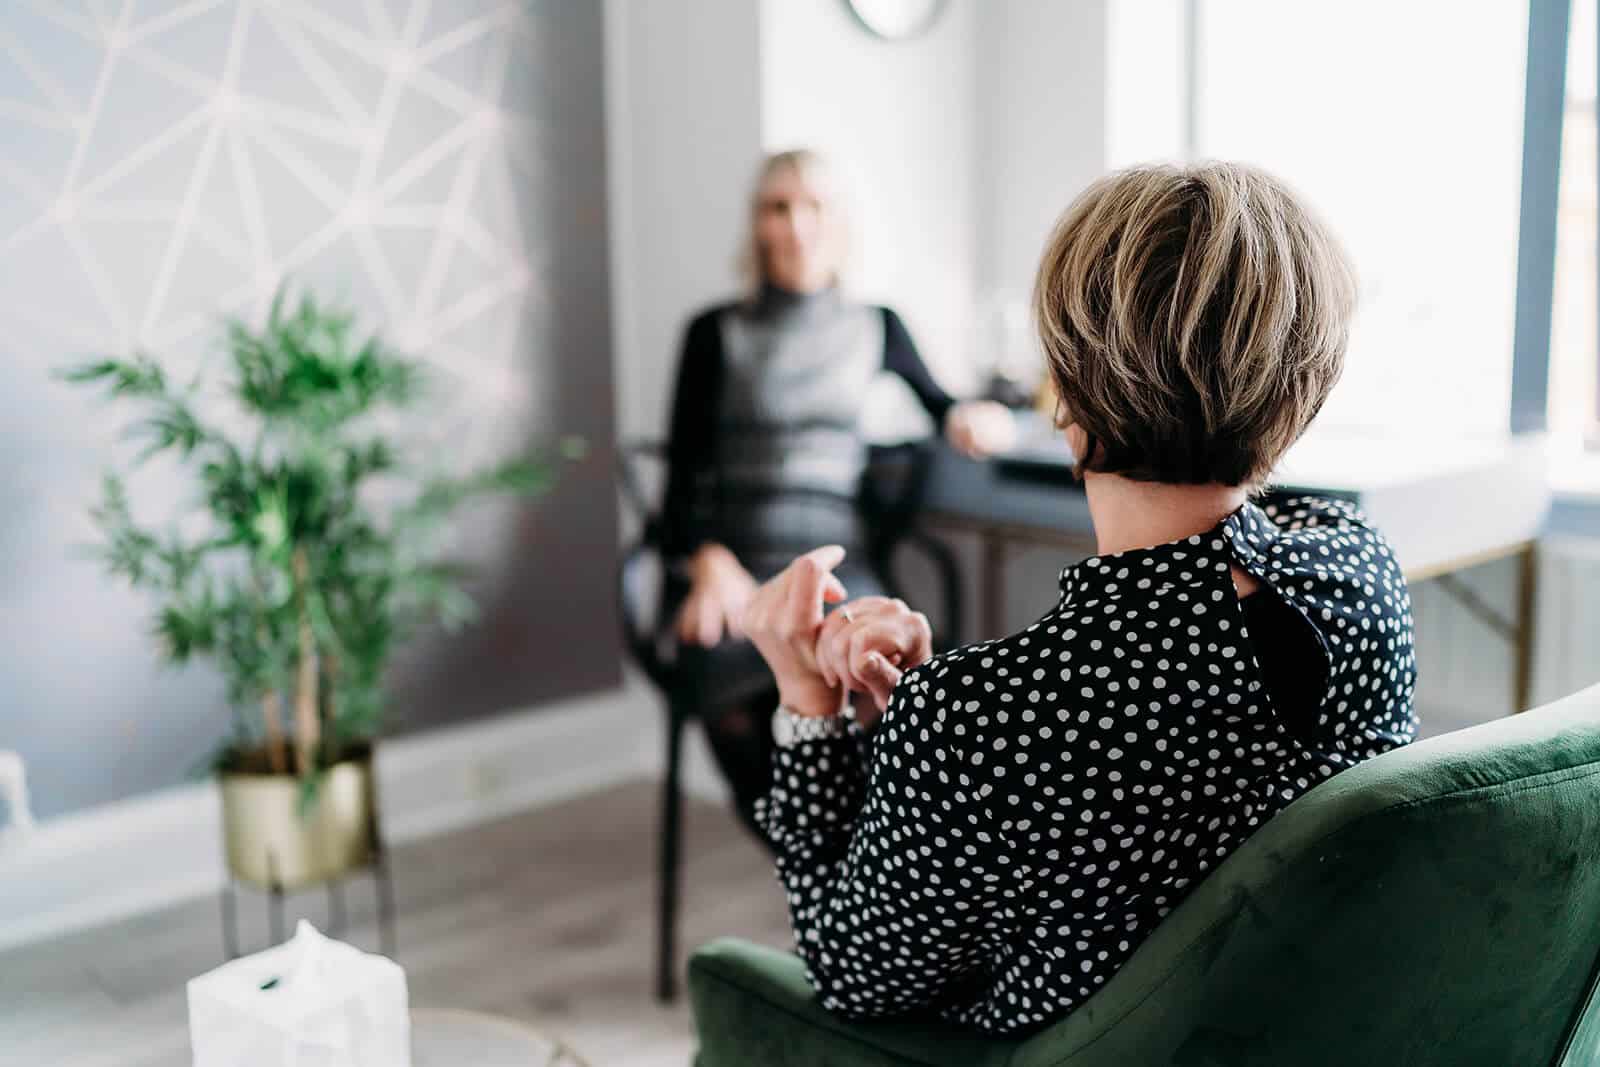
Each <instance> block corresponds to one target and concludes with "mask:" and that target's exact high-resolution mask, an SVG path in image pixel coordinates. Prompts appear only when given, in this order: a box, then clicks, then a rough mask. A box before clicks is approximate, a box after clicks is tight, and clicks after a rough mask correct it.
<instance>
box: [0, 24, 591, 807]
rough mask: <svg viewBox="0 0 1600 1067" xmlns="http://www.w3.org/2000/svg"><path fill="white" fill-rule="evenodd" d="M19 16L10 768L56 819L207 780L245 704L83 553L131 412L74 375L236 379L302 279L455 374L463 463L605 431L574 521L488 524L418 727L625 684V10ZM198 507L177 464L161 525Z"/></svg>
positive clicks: (475, 525)
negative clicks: (620, 414)
mask: <svg viewBox="0 0 1600 1067" xmlns="http://www.w3.org/2000/svg"><path fill="white" fill-rule="evenodd" d="M115 6H119V7H127V8H131V9H132V11H133V14H132V15H131V17H130V18H128V19H127V20H126V21H122V22H119V21H116V20H115V19H113V18H111V17H109V16H107V17H106V18H105V19H104V20H102V17H101V15H100V13H99V9H100V8H104V7H106V5H90V4H60V5H57V4H48V5H5V6H4V7H3V8H0V39H3V43H4V44H5V46H6V47H4V48H0V143H3V144H4V145H5V146H6V147H5V150H4V152H3V153H0V187H3V195H0V293H3V294H4V295H3V297H0V605H3V610H0V748H14V749H17V750H18V751H20V752H21V753H22V755H23V756H24V757H25V758H26V759H27V761H28V764H29V772H30V781H31V785H32V788H33V794H34V799H35V803H36V807H37V810H38V813H39V814H40V815H42V816H51V815H57V814H61V813H63V812H69V811H73V810H76V809H80V808H84V807H87V806H90V805H95V804H100V803H105V802H108V801H114V800H117V799H120V798H124V797H129V796H132V795H136V794H139V793H142V792H146V791H149V790H152V789H157V788H161V787H163V786H168V785H171V784H174V783H177V782H180V781H182V780H184V778H185V777H186V776H187V775H188V774H189V773H190V772H191V770H192V769H193V768H194V767H195V766H196V765H197V763H198V762H199V761H201V760H202V759H203V758H204V756H205V755H206V754H207V753H208V752H209V751H211V749H212V748H213V746H214V745H215V743H216V742H217V740H218V739H219V738H220V737H221V736H222V735H223V734H224V732H225V730H226V725H227V715H226V712H225V710H224V709H223V707H222V704H221V684H220V682H219V680H218V679H217V678H216V676H215V675H214V674H213V673H212V672H211V671H209V670H207V669H205V668H195V669H187V670H183V671H174V670H169V669H166V668H163V667H161V666H160V665H159V661H158V659H157V655H156V643H155V641H154V639H153V638H152V637H151V635H150V631H149V625H148V621H149V620H148V609H149V604H148V602H146V601H145V600H144V599H143V598H141V597H140V596H139V595H138V594H135V593H133V592H130V591H128V590H127V589H125V588H123V587H122V586H121V585H119V584H118V583H116V582H115V581H113V580H112V579H110V578H108V577H106V576H105V575H104V574H103V573H102V571H101V570H100V568H99V567H98V566H97V565H96V564H95V563H93V562H91V561H87V560H85V559H82V558H78V557H77V556H76V555H75V554H74V546H75V545H78V544H82V543H84V542H86V541H88V540H89V539H90V538H91V536H92V530H91V528H90V526H89V523H88V519H87V508H88V506H89V505H90V503H91V502H92V500H93V498H94V495H95V489H96V484H97V480H98V477H99V473H100V471H101V470H102V469H103V468H104V466H105V465H106V464H107V463H108V462H109V461H111V460H113V459H114V458H117V457H125V456H126V455H127V453H126V451H125V447H124V445H122V444H121V443H120V442H119V439H118V428H119V427H118V424H117V420H116V418H115V409H109V408H106V407H104V406H103V405H101V404H99V403H97V402H95V401H93V400H91V398H90V397H89V396H88V395H87V394H83V393H80V392H77V391H74V390H71V389H69V388H67V387H65V386H63V385H61V384H59V383H57V382H55V381H52V380H51V378H50V371H51V369H52V368H55V367H58V366H61V365H62V364H65V363H70V362H74V361H77V360H80V359H82V358H85V357H87V356H92V355H96V354H101V353H107V352H118V353H125V352H128V351H131V350H133V349H135V348H144V349H147V350H149V351H150V352H152V353H154V354H157V355H159V356H161V357H162V358H163V359H165V360H168V361H170V362H171V363H173V364H174V365H176V366H177V367H179V368H181V369H184V370H199V369H202V368H204V367H205V366H206V363H207V360H208V359H209V358H214V353H215V351H216V345H215V343H216V340H217V337H218V333H219V328H218V327H219V322H220V318H221V316H222V315H225V314H239V315H244V316H259V315H261V314H262V313H263V312H264V309H265V307H266V303H267V301H268V300H269V298H270V296H271V294H272V292H273V291H274V289H275V288H276V287H277V285H278V283H279V281H280V280H281V279H282V278H284V277H289V278H291V279H293V280H294V281H295V282H296V283H300V284H304V285H307V286H311V287H313V288H315V289H316V290H317V291H318V292H319V293H321V294H323V295H325V296H329V297H342V298H344V299H345V300H346V301H347V302H349V303H350V304H352V305H353V306H354V307H355V308H357V310H358V311H359V312H360V313H361V315H362V316H363V321H364V322H365V323H366V324H368V325H370V326H374V327H377V328H380V329H381V330H382V331H383V332H384V333H385V334H386V335H387V336H388V337H389V338H390V339H391V340H393V341H394V342H396V343H397V344H398V345H399V346H401V347H403V348H405V349H406V350H408V351H410V352H412V353H414V354H416V355H417V356H419V357H421V358H422V359H423V360H424V361H425V362H426V363H427V364H428V365H429V367H430V368H431V370H432V373H433V377H434V379H435V391H434V395H433V397H432V398H431V400H430V402H429V403H428V405H427V406H426V407H425V408H424V409H423V410H422V412H421V414H420V415H419V417H418V418H417V419H415V420H413V421H412V422H411V423H409V424H407V425H406V426H405V428H404V429H405V432H406V433H408V434H410V435H412V436H413V437H414V438H415V439H416V440H417V441H418V442H419V444H420V445H421V446H422V447H423V448H425V449H426V450H427V454H428V455H430V456H431V457H434V458H436V459H437V460H439V462H440V463H442V464H445V465H457V464H459V465H466V464H471V463H474V462H486V461H489V460H492V459H494V458H497V457H498V456H500V455H503V454H505V453H507V452H509V451H511V450H514V449H517V448H520V447H522V446H524V445H526V444H527V443H529V442H530V441H535V440H542V439H547V438H552V437H554V436H556V435H559V434H579V435H582V436H583V437H585V438H587V439H588V440H589V442H590V444H591V446H592V451H591V453H590V456H589V458H587V459H585V460H583V461H582V462H581V463H579V464H578V465H576V466H575V467H573V468H571V469H569V471H568V472H567V476H566V478H565V480H564V481H563V482H562V484H561V486H560V488H559V489H558V490H557V491H556V492H555V493H554V494H553V495H551V496H549V497H546V498H544V499H542V500H540V501H538V502H536V503H534V504H531V505H524V506H510V505H497V506H495V507H493V508H491V509H490V510H488V511H483V512H479V513H477V514H475V515H473V516H472V517H471V518H469V519H468V520H467V521H465V522H463V523H462V525H461V528H460V529H459V530H458V531H457V532H456V542H457V545H456V547H457V548H458V549H459V550H460V551H461V552H462V553H464V554H466V555H467V556H469V557H470V558H472V559H474V560H475V561H477V563H478V564H479V567H480V571H479V578H478V580H477V582H476V591H477V593H478V596H479V600H480V604H481V607H482V608H483V619H482V621H481V623H480V625H479V626H477V627H476V628H474V629H472V630H469V631H467V632H464V633H461V634H458V635H449V636H447V635H443V634H431V635H429V636H427V637H426V638H425V639H423V640H422V641H420V642H419V643H418V644H416V645H415V646H413V647H412V648H411V649H409V650H408V652H407V654H406V655H405V656H404V657H402V660H401V661H400V662H399V663H397V665H396V670H395V672H394V677H393V684H392V687H391V688H392V691H393V699H394V704H393V710H394V720H393V721H394V724H395V729H396V730H397V731H398V732H406V731H412V730H417V729H421V728H425V727H430V726H437V725H441V724H446V723H452V722H458V721H461V720H463V719H467V718H471V717H475V716H481V715H486V714H491V713H494V712H498V711H504V710H508V709H513V708H519V707H525V706H528V705H533V704H537V703H540V702H543V701H548V700H551V699H553V698H558V697H561V696H564V695H569V694H575V693H578V692H582V691H586V690H592V689H595V688H597V687H604V686H610V685H614V684H616V683H617V681H618V641H617V636H616V635H617V626H616V620H615V617H614V607H613V598H612V596H611V593H610V588H611V581H612V574H613V568H614V561H615V554H616V545H615V540H616V519H615V515H614V494H613V492H612V490H611V480H610V474H609V472H610V462H611V454H612V448H611V441H612V436H613V431H612V410H611V409H612V387H611V353H610V340H609V323H610V318H609V315H610V313H609V308H608V298H607V293H608V276H607V262H606V204H605V188H606V181H605V158H604V107H603V99H602V93H603V56H602V45H601V7H600V5H599V4H588V3H569V2H564V0H543V2H538V0H530V2H525V3H520V4H518V3H511V4H506V3H485V2H479V0H450V2H448V3H440V2H435V3H431V4H427V3H414V2H412V0H374V2H372V3H365V4H353V3H352V4H321V3H315V2H312V0H303V2H302V0H282V2H280V3H276V4H274V5H271V6H270V7H264V6H263V7H258V6H257V5H241V4H238V3H234V2H226V3H222V4H220V5H218V6H217V7H215V8H211V9H207V10H192V9H191V6H190V5H178V4H139V5H115ZM187 486H188V483H187V481H186V480H184V479H182V478H180V477H178V476H177V475H176V473H175V472H173V471H171V470H167V469H163V468H159V467H156V468H152V469H150V470H147V471H145V472H144V473H143V474H141V475H140V477H139V478H138V480H137V481H136V482H135V483H134V486H133V488H134V490H135V500H136V504H137V505H138V510H140V511H141V514H142V515H143V517H152V516H157V515H159V514H161V513H162V509H164V508H165V507H166V506H167V505H170V504H171V503H173V502H175V501H178V500H181V499H182V498H183V496H184V495H185V493H186V492H187Z"/></svg>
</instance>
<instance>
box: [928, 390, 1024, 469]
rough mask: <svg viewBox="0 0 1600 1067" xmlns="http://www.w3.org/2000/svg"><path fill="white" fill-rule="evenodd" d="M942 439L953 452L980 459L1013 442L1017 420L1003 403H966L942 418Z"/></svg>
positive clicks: (973, 401) (1013, 443) (1003, 449)
mask: <svg viewBox="0 0 1600 1067" xmlns="http://www.w3.org/2000/svg"><path fill="white" fill-rule="evenodd" d="M944 436H945V440H947V441H949V442H950V444H951V446H952V447H953V448H955V449H956V450H957V451H959V452H962V453H964V454H965V455H968V456H971V457H972V458H974V459H982V458H983V457H985V456H992V455H994V454H995V453H996V452H1004V451H1005V450H1006V449H1008V448H1011V447H1012V446H1014V445H1015V444H1016V443H1017V420H1016V417H1015V416H1013V415H1012V414H1011V409H1010V408H1008V407H1006V406H1005V405H1004V404H997V403H995V402H994V401H993V400H968V401H964V402H962V403H960V404H957V405H956V406H955V407H953V408H951V409H950V413H949V414H948V415H946V416H945V418H944Z"/></svg>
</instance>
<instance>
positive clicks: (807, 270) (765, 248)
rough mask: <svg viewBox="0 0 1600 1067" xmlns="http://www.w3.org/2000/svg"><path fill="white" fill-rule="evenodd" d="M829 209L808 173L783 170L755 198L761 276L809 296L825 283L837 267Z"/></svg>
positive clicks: (818, 184) (825, 197) (821, 190)
mask: <svg viewBox="0 0 1600 1067" xmlns="http://www.w3.org/2000/svg"><path fill="white" fill-rule="evenodd" d="M834 224H835V219H834V217H833V210H832V205H831V204H829V202H828V195H827V190H826V189H825V188H824V187H823V185H822V183H821V181H820V180H819V179H818V178H817V177H816V176H814V175H809V174H806V173H804V172H803V171H799V170H796V169H794V168H793V167H783V168H780V169H779V170H777V171H774V172H773V173H772V174H771V175H769V176H768V177H767V179H766V181H764V182H762V184H761V192H760V195H759V196H758V197H757V198H756V246H757V249H758V251H759V254H760V257H761V273H762V276H763V277H764V278H766V280H767V281H769V282H772V283H773V284H775V285H778V286H781V287H782V288H784V289H790V290H794V291H795V292H802V293H809V292H815V291H816V290H818V289H822V288H824V287H825V286H827V285H829V284H831V283H832V282H833V279H834V274H835V271H836V270H837V268H838V263H837V262H836V261H835V260H836V252H835V244H836V242H835V240H834V233H833V231H834Z"/></svg>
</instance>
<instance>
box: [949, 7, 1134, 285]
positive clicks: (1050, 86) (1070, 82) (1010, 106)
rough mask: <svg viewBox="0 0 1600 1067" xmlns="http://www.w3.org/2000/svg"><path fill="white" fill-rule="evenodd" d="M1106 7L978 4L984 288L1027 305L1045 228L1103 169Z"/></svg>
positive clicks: (977, 164)
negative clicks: (1022, 299) (1020, 299)
mask: <svg viewBox="0 0 1600 1067" xmlns="http://www.w3.org/2000/svg"><path fill="white" fill-rule="evenodd" d="M1110 2H1111V0H1074V2H1073V3H1033V2H1030V0H999V2H997V3H993V4H986V5H985V6H984V8H983V12H982V16H983V17H982V18H981V20H980V21H979V24H978V36H977V50H978V57H977V58H978V85H979V94H978V95H979V100H978V107H979V111H978V116H979V118H978V121H979V128H980V140H979V143H978V150H977V151H978V154H977V157H976V159H975V160H974V166H975V169H976V171H977V175H978V181H979V185H978V195H979V218H980V220H981V223H980V226H981V229H982V231H983V233H984V235H985V240H984V242H983V246H982V252H981V254H982V256H983V266H982V275H981V276H982V278H983V283H984V285H985V286H986V287H988V288H992V289H994V290H996V291H999V292H1003V293H1009V294H1015V295H1017V296H1020V297H1022V298H1024V299H1025V298H1026V296H1027V294H1028V292H1029V290H1030V289H1031V288H1032V286H1033V274H1034V270H1035V268H1036V267H1037V266H1038V262H1039V253H1040V250H1041V249H1042V248H1043V247H1044V239H1045V237H1046V235H1048V233H1049V232H1050V227H1051V226H1052V225H1053V224H1054V222H1055V220H1056V218H1057V217H1058V216H1060V214H1061V212H1062V210H1063V209H1065V208H1066V206H1067V204H1068V202H1069V201H1071V200H1072V198H1073V197H1074V196H1076V195H1077V194H1078V193H1079V192H1081V191H1082V190H1083V188H1084V187H1085V186H1086V185H1088V184H1089V183H1090V182H1091V181H1093V180H1094V179H1095V178H1097V177H1099V176H1100V175H1101V174H1102V173H1104V171H1105V167H1106V137H1107V134H1106V78H1107V62H1106V41H1107V33H1108V29H1107V25H1108V10H1107V9H1108V4H1109V3H1110Z"/></svg>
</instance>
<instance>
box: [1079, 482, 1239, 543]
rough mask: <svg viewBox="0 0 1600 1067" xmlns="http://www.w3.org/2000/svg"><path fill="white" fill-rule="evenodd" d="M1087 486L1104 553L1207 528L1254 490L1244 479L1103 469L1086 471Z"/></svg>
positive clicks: (1177, 539) (1095, 532)
mask: <svg viewBox="0 0 1600 1067" xmlns="http://www.w3.org/2000/svg"><path fill="white" fill-rule="evenodd" d="M1083 486H1084V492H1085V493H1087V494H1088V497H1089V516H1090V518H1091V519H1093V520H1094V534H1095V541H1096V543H1097V548H1098V551H1099V554H1100V555H1102V556H1105V555H1110V554H1112V553H1115V552H1127V551H1128V550H1130V549H1135V548H1153V547H1154V546H1156V545H1164V544H1167V543H1169V542H1172V541H1181V540H1182V539H1183V538H1185V537H1189V536H1191V535H1192V534H1197V533H1205V532H1206V531H1207V530H1210V529H1211V528H1213V527H1214V526H1216V525H1217V523H1219V522H1221V521H1222V520H1223V519H1224V518H1225V517H1227V516H1228V515H1230V514H1232V513H1233V512H1234V511H1236V510H1238V508H1239V506H1240V505H1242V504H1243V503H1244V502H1245V500H1246V499H1248V496H1249V494H1248V492H1247V491H1246V489H1245V488H1244V487H1243V486H1239V485H1169V484H1166V483H1162V482H1138V481H1134V480H1132V479H1130V478H1124V477H1122V476H1121V475H1117V474H1104V473H1101V472H1098V471H1088V472H1086V473H1085V474H1084V481H1083Z"/></svg>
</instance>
